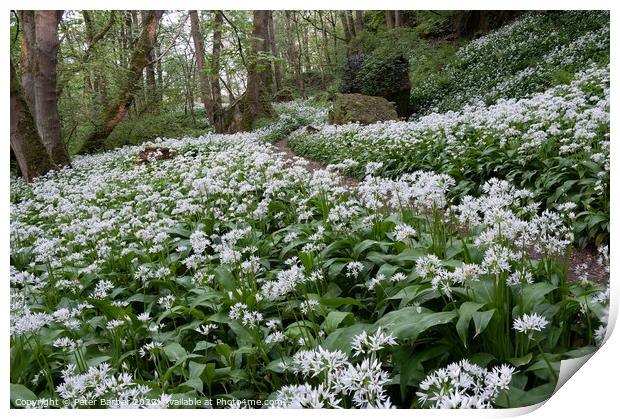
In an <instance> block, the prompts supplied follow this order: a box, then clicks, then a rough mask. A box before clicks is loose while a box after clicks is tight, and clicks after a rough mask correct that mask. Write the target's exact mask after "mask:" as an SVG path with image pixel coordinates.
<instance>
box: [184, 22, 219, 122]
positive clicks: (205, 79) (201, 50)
mask: <svg viewBox="0 0 620 419" xmlns="http://www.w3.org/2000/svg"><path fill="white" fill-rule="evenodd" d="M189 20H190V24H191V33H192V39H193V40H194V49H195V50H196V70H197V71H198V82H199V86H200V98H201V99H202V103H203V105H204V107H205V111H207V116H208V117H209V123H210V124H211V126H214V123H215V121H214V118H213V104H212V102H211V97H210V96H211V86H210V85H209V76H208V75H207V72H206V71H205V67H206V64H205V47H204V42H203V41H202V34H201V32H200V21H199V20H198V12H197V11H196V10H190V11H189Z"/></svg>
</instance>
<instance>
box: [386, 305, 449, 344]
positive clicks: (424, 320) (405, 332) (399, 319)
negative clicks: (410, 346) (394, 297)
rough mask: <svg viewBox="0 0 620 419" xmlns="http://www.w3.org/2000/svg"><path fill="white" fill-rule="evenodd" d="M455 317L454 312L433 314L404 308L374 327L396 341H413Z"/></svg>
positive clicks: (387, 315) (389, 315)
mask: <svg viewBox="0 0 620 419" xmlns="http://www.w3.org/2000/svg"><path fill="white" fill-rule="evenodd" d="M456 317H457V312H456V310H453V311H446V312H439V313H433V312H430V310H424V309H421V308H416V307H405V308H401V309H400V310H396V311H392V312H390V313H388V314H386V315H385V316H383V317H382V318H381V319H379V320H378V321H377V322H376V323H375V325H376V326H380V327H384V328H385V329H387V330H389V331H390V332H392V333H393V334H394V335H395V336H396V337H397V338H398V339H401V340H404V339H410V340H411V341H415V340H416V339H417V337H418V335H420V333H422V332H424V331H426V330H427V329H430V328H431V327H434V326H437V325H440V324H445V323H450V322H451V321H452V320H454V319H455V318H456Z"/></svg>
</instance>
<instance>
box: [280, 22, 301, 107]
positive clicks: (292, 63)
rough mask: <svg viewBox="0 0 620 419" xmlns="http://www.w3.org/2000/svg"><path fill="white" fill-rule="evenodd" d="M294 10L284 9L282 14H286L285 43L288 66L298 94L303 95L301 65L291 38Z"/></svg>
mask: <svg viewBox="0 0 620 419" xmlns="http://www.w3.org/2000/svg"><path fill="white" fill-rule="evenodd" d="M294 13H295V11H288V10H285V11H284V14H285V16H286V44H287V46H288V51H287V55H288V61H289V67H291V68H292V69H293V75H294V76H295V80H296V81H297V86H298V88H299V94H300V95H301V96H302V97H303V96H305V86H304V78H303V74H302V72H301V67H300V65H299V59H298V54H297V48H296V47H295V40H294V38H293V18H292V16H293V14H294Z"/></svg>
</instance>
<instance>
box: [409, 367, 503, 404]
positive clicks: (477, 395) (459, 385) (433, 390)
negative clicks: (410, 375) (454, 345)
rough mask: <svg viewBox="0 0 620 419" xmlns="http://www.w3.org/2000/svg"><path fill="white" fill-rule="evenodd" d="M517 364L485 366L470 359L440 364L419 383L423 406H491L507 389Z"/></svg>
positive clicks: (420, 399)
mask: <svg viewBox="0 0 620 419" xmlns="http://www.w3.org/2000/svg"><path fill="white" fill-rule="evenodd" d="M514 372H515V368H514V367H511V366H509V365H506V364H504V365H501V366H499V367H494V368H493V369H492V370H490V371H489V370H486V369H484V368H482V367H479V366H478V365H476V364H473V363H471V362H469V361H467V360H462V361H460V362H458V363H453V364H450V365H448V366H447V367H445V368H440V369H438V370H436V371H434V372H433V373H431V374H430V375H428V376H427V377H426V378H425V379H424V381H422V382H421V383H420V390H421V391H419V392H417V393H416V394H417V396H418V400H419V402H420V405H421V406H422V407H430V408H436V409H472V408H473V409H490V408H493V402H494V401H495V399H496V398H497V396H498V395H499V394H500V392H501V391H503V390H507V389H508V387H509V385H510V382H511V381H512V375H513V373H514Z"/></svg>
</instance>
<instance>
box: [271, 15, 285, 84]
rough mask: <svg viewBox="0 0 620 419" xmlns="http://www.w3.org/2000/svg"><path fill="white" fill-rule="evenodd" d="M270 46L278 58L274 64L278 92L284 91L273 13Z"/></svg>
mask: <svg viewBox="0 0 620 419" xmlns="http://www.w3.org/2000/svg"><path fill="white" fill-rule="evenodd" d="M269 44H270V45H271V54H272V55H273V56H274V57H275V58H276V61H275V62H274V63H273V76H274V81H275V83H276V91H280V90H282V73H281V71H280V62H279V61H277V59H278V58H279V56H278V47H277V45H276V33H275V31H274V25H273V11H270V12H269Z"/></svg>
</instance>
